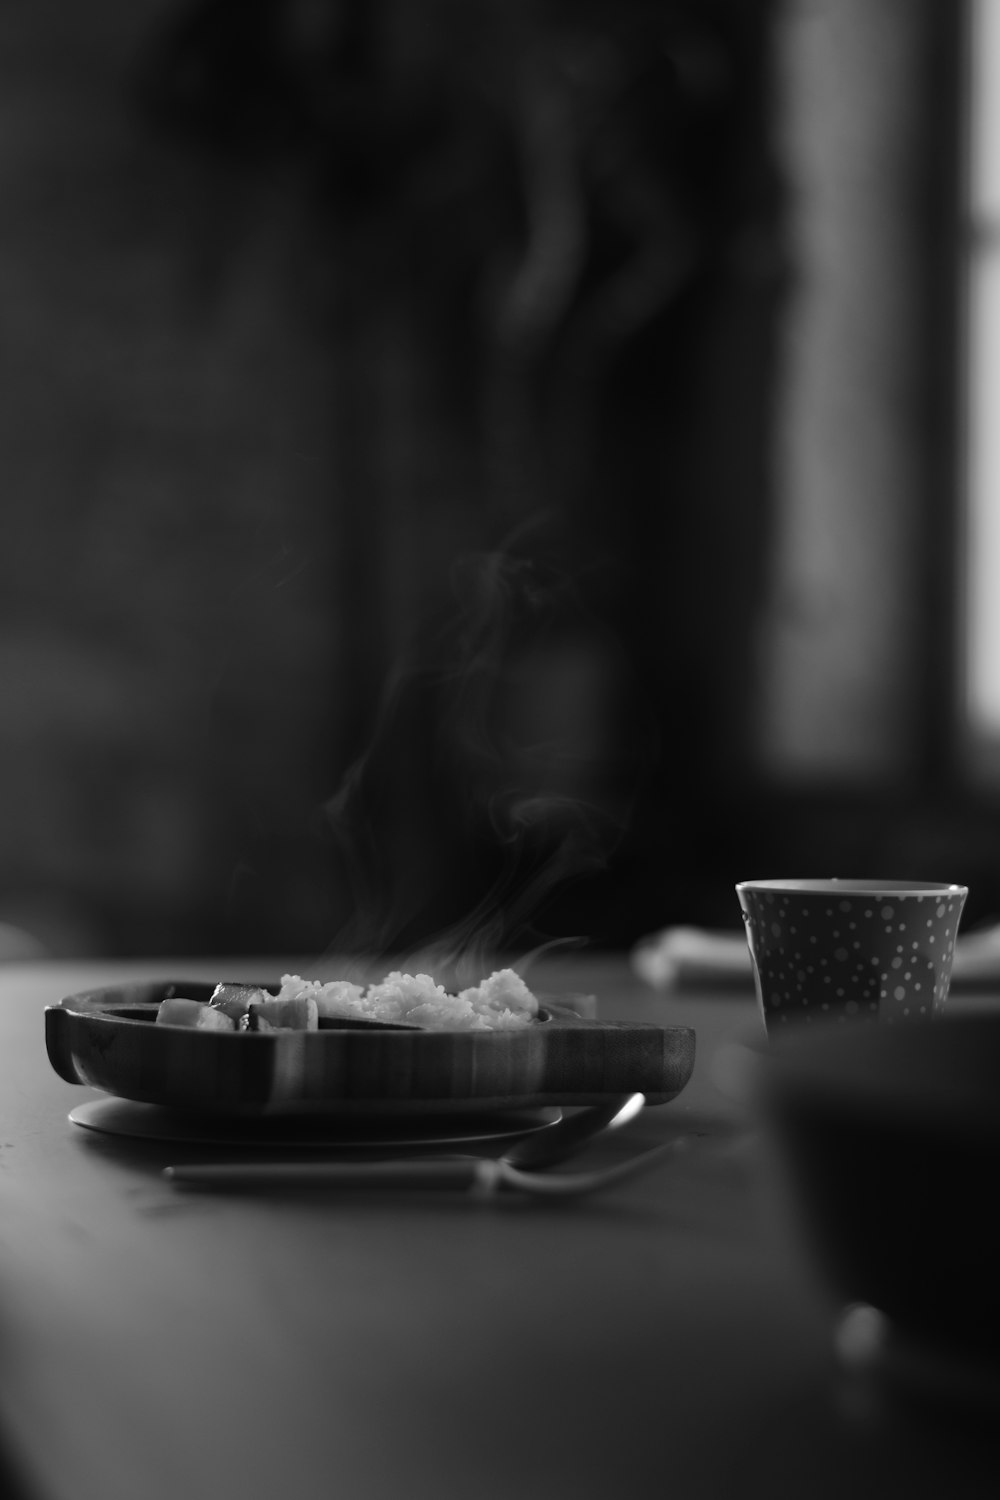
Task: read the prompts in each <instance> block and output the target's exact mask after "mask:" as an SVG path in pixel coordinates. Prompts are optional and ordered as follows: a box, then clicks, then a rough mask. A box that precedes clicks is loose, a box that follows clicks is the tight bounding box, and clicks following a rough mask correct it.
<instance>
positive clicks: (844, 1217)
mask: <svg viewBox="0 0 1000 1500" xmlns="http://www.w3.org/2000/svg"><path fill="white" fill-rule="evenodd" d="M752 1056H753V1068H752V1075H753V1078H754V1082H755V1090H754V1092H755V1097H756V1100H757V1104H758V1107H759V1109H760V1111H761V1114H762V1117H763V1120H764V1123H765V1125H766V1126H767V1128H768V1133H769V1135H770V1137H771V1139H772V1140H773V1143H774V1146H775V1148H776V1157H777V1161H778V1164H779V1166H780V1168H781V1172H782V1177H783V1179H784V1182H785V1184H786V1185H787V1187H788V1189H789V1192H790V1202H791V1205H792V1208H793V1210H794V1212H795V1214H796V1216H797V1219H798V1221H799V1225H800V1228H801V1231H802V1234H803V1237H804V1241H805V1243H806V1244H807V1246H808V1247H809V1249H810V1251H811V1253H812V1255H813V1256H814V1258H815V1262H816V1264H817V1265H818V1267H819V1268H820V1269H821V1270H822V1272H823V1274H824V1276H825V1278H826V1280H827V1282H828V1284H829V1286H830V1288H831V1290H832V1291H833V1293H834V1295H835V1296H836V1297H838V1298H839V1299H840V1300H841V1301H842V1302H844V1303H855V1302H856V1303H864V1304H868V1305H870V1306H871V1307H874V1308H876V1309H877V1310H878V1311H879V1312H880V1313H881V1314H883V1315H884V1316H885V1317H886V1318H887V1319H888V1320H889V1322H890V1324H891V1325H892V1326H893V1327H895V1328H896V1329H899V1330H901V1331H902V1332H904V1333H905V1335H906V1336H907V1337H911V1338H913V1339H914V1340H915V1341H917V1342H919V1343H921V1344H925V1345H928V1346H931V1347H939V1348H941V1349H945V1348H947V1349H950V1350H955V1351H962V1352H964V1353H967V1354H968V1355H970V1356H975V1357H977V1358H979V1357H984V1356H985V1357H987V1358H989V1359H990V1360H996V1358H997V1357H998V1355H1000V1219H998V1216H997V1213H996V1206H995V1201H994V1199H995V1184H996V1183H997V1181H998V1179H1000V1016H984V1017H966V1016H962V1017H954V1018H947V1019H945V1018H942V1019H940V1020H937V1021H935V1022H934V1023H933V1024H932V1025H929V1026H926V1025H925V1026H920V1025H914V1026H902V1027H900V1026H896V1027H871V1028H867V1027H861V1028H853V1029H848V1030H845V1029H844V1028H837V1029H835V1030H834V1029H832V1028H831V1030H830V1031H822V1032H820V1033H815V1032H814V1033H810V1034H809V1035H804V1034H801V1033H800V1034H799V1035H798V1036H796V1037H794V1038H792V1039H790V1040H789V1041H788V1042H787V1043H784V1042H783V1043H782V1044H781V1045H775V1046H772V1047H770V1048H765V1047H763V1046H762V1047H759V1048H756V1049H753V1052H752Z"/></svg>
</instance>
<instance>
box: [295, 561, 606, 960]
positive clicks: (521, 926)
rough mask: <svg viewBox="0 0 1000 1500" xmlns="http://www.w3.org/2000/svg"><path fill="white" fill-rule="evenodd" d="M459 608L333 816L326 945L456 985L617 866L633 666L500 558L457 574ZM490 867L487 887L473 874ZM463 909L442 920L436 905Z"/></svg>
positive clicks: (429, 641)
mask: <svg viewBox="0 0 1000 1500" xmlns="http://www.w3.org/2000/svg"><path fill="white" fill-rule="evenodd" d="M453 584H454V593H455V598H456V600H457V611H455V612H453V613H452V615H451V616H450V618H449V619H447V620H446V621H445V622H444V623H443V624H442V625H439V626H438V627H437V629H436V630H434V631H429V630H428V631H425V632H424V634H423V637H422V638H421V639H418V640H417V641H416V642H415V645H414V648H413V651H412V652H411V656H410V659H409V660H408V661H405V662H402V663H400V664H399V666H398V667H397V670H396V672H395V673H394V675H393V680H392V681H391V683H390V684H389V685H388V687H387V690H386V693H385V695H384V698H383V701H382V704H381V707H380V710H379V714H378V722H377V725H376V728H375V733H374V735H373V738H372V740H371V743H370V745H369V746H368V748H367V749H366V751H365V753H364V754H363V755H362V756H360V757H359V758H358V759H357V760H356V761H355V762H354V764H353V765H351V766H350V768H349V769H348V771H347V773H346V775H345V776H344V778H343V780H342V782H341V785H340V787H339V788H338V790H337V792H336V794H335V795H334V796H333V797H332V798H331V799H330V800H329V802H328V803H327V804H326V807H325V813H326V817H327V820H328V826H329V829H330V831H331V834H332V836H333V840H334V848H335V855H336V858H337V861H338V863H339V865H340V867H341V871H342V875H343V878H344V899H345V901H346V902H347V903H349V906H350V912H349V915H348V916H347V918H346V920H345V921H344V922H343V923H342V925H341V926H340V928H339V930H338V931H337V933H336V934H335V936H334V938H333V941H332V942H331V945H330V949H331V951H336V952H338V953H340V954H343V953H351V954H360V955H371V956H374V957H384V956H386V955H389V954H392V955H394V956H395V957H399V956H400V955H403V954H409V955H410V957H409V958H408V960H407V967H409V968H410V969H411V970H412V969H413V968H414V967H416V966H417V965H419V966H421V967H424V968H426V971H427V972H430V973H433V974H435V975H437V976H438V977H439V978H444V979H446V980H447V981H448V982H449V983H450V984H455V985H464V984H468V983H474V982H476V981H477V980H478V979H479V978H481V977H482V974H483V972H484V971H487V972H488V966H489V965H490V964H491V963H492V962H493V961H494V960H495V959H497V958H498V957H499V956H501V955H503V956H505V957H506V958H507V961H510V956H511V955H520V962H519V964H518V966H519V967H521V968H523V967H524V966H525V963H526V962H527V958H528V957H530V956H531V952H530V950H535V951H537V950H538V949H539V948H540V947H548V946H551V945H552V944H553V943H564V942H581V941H583V940H584V939H583V938H582V937H574V936H569V937H566V936H563V937H559V938H552V937H551V936H548V937H547V936H546V934H544V933H542V932H540V931H538V930H537V928H536V927H535V925H534V923H535V921H536V919H537V917H538V914H539V912H540V909H541V908H542V906H543V905H544V903H545V902H546V900H547V899H548V898H549V897H550V896H551V895H552V893H553V892H554V891H555V890H556V889H557V888H558V887H561V886H563V885H564V884H565V883H566V882H567V881H570V880H578V879H580V878H582V877H586V876H588V875H592V874H595V873H597V872H599V871H600V870H602V869H603V868H605V867H606V865H607V863H608V860H609V857H610V855H611V854H612V853H613V851H614V849H615V848H616V847H617V845H618V843H619V842H620V840H621V838H622V836H623V834H624V832H625V830H626V826H627V821H628V812H629V801H630V797H631V779H630V778H627V779H626V784H625V785H622V784H621V783H622V780H623V778H622V777H621V764H620V762H621V756H620V753H618V752H617V751H616V746H615V743H614V740H613V736H614V733H615V729H616V725H617V723H618V722H619V716H618V713H617V712H616V707H617V705H616V703H615V701H614V699H615V694H616V693H617V692H618V691H619V690H620V682H621V677H622V664H621V662H620V660H619V658H618V656H617V653H616V652H615V651H614V649H613V647H612V646H611V644H610V642H609V641H608V639H607V637H606V635H605V634H604V633H603V632H601V631H600V630H598V628H597V627H596V625H595V623H594V622H593V620H591V619H590V618H589V617H588V616H587V615H586V613H585V612H584V611H583V610H581V608H580V606H579V603H578V601H577V600H576V599H575V597H574V595H573V591H572V590H571V588H570V587H569V584H568V582H567V581H566V579H565V578H564V577H562V576H560V575H556V574H554V573H546V572H545V571H544V570H543V569H542V568H541V567H540V566H539V565H538V564H536V563H534V562H532V561H530V560H526V559H523V558H517V557H514V556H512V555H511V554H510V553H508V552H495V553H489V554H486V555H481V556H475V557H469V558H465V559H463V560H462V562H461V563H460V564H458V565H457V566H456V569H455V572H454V576H453ZM470 859H471V862H472V864H473V865H475V864H476V859H478V861H479V867H478V868H477V869H476V870H475V871H474V874H475V876H477V877H478V884H479V889H478V893H477V890H476V886H475V884H474V882H473V879H472V878H469V879H465V878H464V872H465V871H467V869H468V865H469V863H470ZM449 882H450V883H451V886H452V887H457V888H458V891H457V895H458V898H459V899H461V902H462V909H461V910H460V911H459V912H458V913H457V914H456V915H455V917H454V918H450V919H449V920H447V921H446V922H445V923H444V925H441V923H440V921H439V920H438V921H437V922H435V916H436V915H438V913H439V910H440V899H439V898H443V899H447V898H448V897H449V894H450V896H451V899H452V904H454V900H455V899H456V891H455V890H454V889H453V890H451V891H450V892H449Z"/></svg>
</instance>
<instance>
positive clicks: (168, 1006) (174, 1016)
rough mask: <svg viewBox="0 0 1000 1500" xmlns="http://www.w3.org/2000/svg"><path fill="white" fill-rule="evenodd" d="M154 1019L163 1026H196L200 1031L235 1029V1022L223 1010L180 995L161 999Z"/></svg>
mask: <svg viewBox="0 0 1000 1500" xmlns="http://www.w3.org/2000/svg"><path fill="white" fill-rule="evenodd" d="M156 1019H157V1022H158V1023H160V1024H162V1025H164V1026H197V1027H198V1028H199V1030H201V1031H234V1030H235V1029H236V1022H235V1021H234V1020H233V1019H232V1018H231V1017H230V1016H227V1015H225V1014H224V1012H223V1011H221V1010H216V1009H215V1007H214V1006H212V1005H204V1004H203V1003H202V1002H201V1001H200V1000H185V999H184V998H183V997H182V996H180V995H172V996H171V997H170V998H169V999H168V1000H161V1001H160V1008H159V1010H158V1011H157V1012H156Z"/></svg>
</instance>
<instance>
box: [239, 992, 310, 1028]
mask: <svg viewBox="0 0 1000 1500" xmlns="http://www.w3.org/2000/svg"><path fill="white" fill-rule="evenodd" d="M318 1015H319V1012H318V1010H317V1006H316V1001H315V1000H314V999H313V997H312V996H311V995H301V996H293V998H292V999H290V1000H282V999H281V998H280V997H279V998H278V999H277V1000H274V999H272V998H271V997H270V996H268V997H267V999H266V1000H265V1001H264V1002H263V1003H262V1004H259V1005H251V1006H250V1009H249V1010H248V1012H247V1030H248V1031H315V1030H316V1029H317V1027H318V1025H319V1020H318Z"/></svg>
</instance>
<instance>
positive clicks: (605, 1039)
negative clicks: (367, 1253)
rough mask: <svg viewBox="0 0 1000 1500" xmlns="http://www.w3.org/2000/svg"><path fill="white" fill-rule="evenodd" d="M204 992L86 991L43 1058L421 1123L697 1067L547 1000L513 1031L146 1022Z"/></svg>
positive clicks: (50, 1034)
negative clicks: (266, 1028)
mask: <svg viewBox="0 0 1000 1500" xmlns="http://www.w3.org/2000/svg"><path fill="white" fill-rule="evenodd" d="M213 989H214V985H211V984H203V983H193V982H190V981H187V980H184V981H175V982H172V983H171V982H165V981H150V982H147V983H142V984H128V985H120V986H113V987H108V988H102V989H97V990H86V991H84V992H83V993H81V994H78V995H71V996H69V997H68V998H67V999H65V1000H63V1001H62V1002H61V1004H59V1005H53V1006H48V1007H47V1008H46V1012H45V1041H46V1048H47V1051H48V1056H49V1061H50V1062H51V1064H52V1066H53V1068H54V1069H55V1071H56V1072H57V1073H58V1074H59V1076H60V1077H61V1078H65V1079H66V1080H67V1082H69V1083H76V1084H83V1085H86V1086H87V1087H90V1088H97V1089H102V1090H103V1091H104V1092H105V1093H108V1094H114V1095H117V1096H118V1097H120V1098H123V1099H132V1100H136V1101H138V1102H140V1103H148V1104H160V1105H164V1106H166V1107H167V1108H169V1109H179V1110H194V1111H198V1112H200V1113H218V1114H222V1115H278V1114H283V1115H294V1114H310V1115H313V1114H339V1115H379V1116H386V1115H420V1114H438V1115H440V1114H447V1113H451V1112H459V1113H463V1114H468V1113H469V1112H470V1111H480V1110H486V1111H495V1110H498V1109H501V1110H502V1109H512V1108H517V1109H526V1108H537V1107H540V1106H543V1105H561V1104H590V1103H597V1102H599V1101H600V1100H602V1099H606V1098H607V1097H608V1096H609V1095H614V1094H627V1093H634V1092H641V1093H644V1094H645V1095H646V1099H647V1102H648V1103H650V1104H663V1103H666V1102H667V1101H668V1100H670V1099H673V1098H675V1097H676V1096H677V1094H679V1093H680V1092H681V1090H682V1089H683V1088H684V1086H685V1085H686V1084H687V1082H688V1079H689V1078H690V1077H691V1073H692V1070H693V1068H694V1049H695V1036H694V1032H693V1030H691V1028H690V1027H687V1026H654V1025H650V1024H648V1023H619V1022H612V1021H598V1020H584V1019H581V1018H580V1017H579V1016H577V1015H574V1014H573V1013H572V1012H571V1011H568V1010H563V1009H561V1008H560V1007H559V1006H557V1005H554V1004H548V1005H547V1006H546V1008H545V1009H544V1010H543V1011H542V1012H541V1016H540V1018H539V1020H538V1021H537V1022H536V1023H535V1024H534V1025H532V1026H530V1027H522V1028H520V1029H518V1030H516V1031H421V1030H416V1029H411V1028H405V1029H404V1028H395V1027H388V1026H367V1027H357V1026H355V1025H353V1024H352V1023H347V1024H345V1023H324V1024H322V1026H321V1029H320V1030H319V1031H272V1032H236V1031H200V1030H194V1029H189V1028H186V1027H179V1026H159V1025H157V1024H156V1021H155V1017H156V1007H157V1006H158V1005H159V1003H160V1002H161V1001H162V1000H164V999H166V998H167V997H168V996H170V995H187V996H190V998H192V999H195V1000H207V999H208V998H209V996H210V995H211V993H212V990H213Z"/></svg>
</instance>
